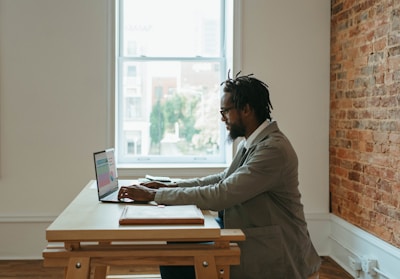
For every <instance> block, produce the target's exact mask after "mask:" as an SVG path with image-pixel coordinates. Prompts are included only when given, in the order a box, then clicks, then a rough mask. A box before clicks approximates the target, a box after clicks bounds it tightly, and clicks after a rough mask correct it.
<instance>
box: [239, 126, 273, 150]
mask: <svg viewBox="0 0 400 279" xmlns="http://www.w3.org/2000/svg"><path fill="white" fill-rule="evenodd" d="M269 123H270V122H269V121H268V119H266V120H265V121H264V122H263V123H261V125H260V126H258V128H257V129H256V130H255V131H254V132H253V133H252V134H251V135H250V137H248V138H247V139H246V140H245V142H244V148H246V149H249V147H251V146H252V145H253V143H254V140H255V139H256V137H257V136H258V135H259V134H260V133H261V131H262V130H264V129H265V128H266V127H267V126H268V125H269Z"/></svg>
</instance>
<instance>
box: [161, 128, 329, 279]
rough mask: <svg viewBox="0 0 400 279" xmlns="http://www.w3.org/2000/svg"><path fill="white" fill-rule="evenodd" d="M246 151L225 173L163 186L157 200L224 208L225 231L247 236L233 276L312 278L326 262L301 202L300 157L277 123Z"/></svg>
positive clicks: (235, 277)
mask: <svg viewBox="0 0 400 279" xmlns="http://www.w3.org/2000/svg"><path fill="white" fill-rule="evenodd" d="M243 148H244V146H243V144H242V143H241V144H240V145H239V148H238V152H237V154H236V156H235V157H234V158H233V161H232V164H231V165H230V166H229V168H227V169H226V170H224V171H223V172H221V173H218V174H214V175H210V176H206V177H203V178H193V179H185V180H182V181H179V182H178V186H179V187H178V188H162V189H160V191H158V192H157V194H156V197H155V201H156V202H157V203H162V204H171V205H172V204H195V205H197V206H198V207H200V208H202V209H210V210H216V211H219V210H224V226H225V228H239V229H242V231H243V232H244V233H245V235H246V241H244V242H239V243H238V244H239V246H240V249H241V263H240V266H232V267H231V278H234V279H262V278H266V279H267V278H268V279H304V278H307V277H308V276H309V275H311V274H312V273H314V272H316V271H317V270H318V269H319V267H320V262H321V260H320V257H319V256H318V254H317V252H316V251H315V249H314V246H313V244H312V242H311V239H310V236H309V233H308V230H307V223H306V221H305V217H304V211H303V205H302V204H301V201H300V198H301V194H300V192H299V189H298V184H299V182H298V160H297V155H296V153H295V151H294V149H293V147H292V145H291V144H290V142H289V140H288V139H287V138H286V137H285V135H284V134H283V133H282V132H281V131H280V130H279V128H278V125H277V123H276V122H275V121H274V122H272V123H270V124H269V125H268V126H267V127H266V128H265V129H264V130H263V131H262V132H261V133H260V134H259V135H258V136H257V138H256V139H255V141H254V143H253V145H252V146H250V147H249V149H248V150H247V151H246V153H245V155H244V156H243V155H242V150H243ZM243 160H244V161H243Z"/></svg>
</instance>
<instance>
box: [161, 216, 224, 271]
mask: <svg viewBox="0 0 400 279" xmlns="http://www.w3.org/2000/svg"><path fill="white" fill-rule="evenodd" d="M215 220H216V221H217V223H218V224H219V226H220V227H221V228H223V227H224V225H223V221H222V219H221V218H220V217H218V218H216V219H215ZM160 274H161V278H162V279H195V278H196V273H195V271H194V266H190V265H189V266H173V265H169V266H160Z"/></svg>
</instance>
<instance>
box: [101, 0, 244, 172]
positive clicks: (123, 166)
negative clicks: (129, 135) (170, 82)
mask: <svg viewBox="0 0 400 279" xmlns="http://www.w3.org/2000/svg"><path fill="white" fill-rule="evenodd" d="M121 2H122V0H116V1H111V3H110V2H109V9H108V10H109V11H110V13H109V16H108V18H109V23H110V24H109V28H108V33H109V34H110V36H109V37H110V40H109V41H108V42H109V49H110V52H109V53H110V55H109V60H110V61H109V64H110V67H109V70H108V71H109V75H108V76H109V77H110V80H109V85H110V86H109V88H110V89H109V94H108V95H109V96H108V98H107V99H108V100H107V101H108V104H109V109H108V125H107V126H108V127H107V131H109V133H108V135H109V138H108V143H109V144H108V146H116V143H117V142H118V140H119V135H118V133H119V127H118V125H119V124H118V116H117V114H116V113H117V112H118V113H122V110H121V109H120V108H118V106H119V104H120V103H121V102H119V98H120V94H119V91H120V90H119V87H120V86H121V84H120V78H119V77H118V73H119V72H120V71H121V68H120V67H119V65H118V64H119V63H117V59H119V58H118V56H119V52H120V51H122V50H121V49H120V48H122V46H120V42H121V41H122V39H121V38H120V37H119V32H118V30H117V27H119V26H120V24H121V22H120V20H121V19H120V18H119V17H118V15H117V13H120V12H121V11H120V9H121V6H120V3H121ZM222 3H223V5H224V12H223V14H224V15H226V14H231V16H228V17H224V18H223V25H224V26H231V28H230V29H229V30H225V31H224V32H222V33H224V34H221V36H223V37H224V38H223V40H222V42H223V44H221V48H226V47H227V44H231V47H230V48H227V51H226V52H224V53H225V54H226V55H225V59H226V63H225V65H226V67H225V71H224V70H221V80H224V79H225V78H226V76H225V75H226V73H227V69H228V68H229V69H232V72H235V69H236V68H240V67H239V65H240V59H239V58H240V56H239V53H240V47H239V46H240V29H241V28H240V26H241V24H240V22H241V21H240V13H239V11H240V6H241V0H223V1H222ZM224 28H226V27H224ZM234 30H235V32H234ZM233 33H234V35H233ZM228 42H229V43H228ZM234 58H235V59H234ZM151 59H153V60H162V59H160V58H157V57H152V58H146V60H151ZM185 59H186V60H188V61H189V60H192V58H182V59H181V60H185ZM217 59H218V60H220V59H221V58H220V57H219V58H217ZM135 60H136V61H138V60H140V58H137V57H136V58H135ZM166 60H168V59H166ZM199 60H215V58H213V59H210V58H208V57H202V58H199ZM233 61H235V62H236V63H235V64H234V63H233ZM121 64H122V63H121ZM220 126H221V127H222V128H223V129H224V131H225V127H224V126H223V125H222V123H221V125H220ZM236 145H237V143H236V142H234V143H233V144H229V143H228V142H227V141H226V140H225V146H224V147H225V152H223V153H224V158H225V160H224V161H220V162H215V161H214V162H209V161H208V162H205V163H199V162H196V161H193V162H179V161H177V160H175V161H174V162H169V161H166V162H160V161H158V162H157V161H156V162H151V163H149V162H148V161H146V160H142V161H141V160H139V161H136V162H120V161H119V160H118V156H119V155H118V153H117V166H118V169H119V174H120V176H121V175H122V176H123V177H128V176H132V175H134V176H135V170H138V173H140V175H143V173H142V169H143V168H146V169H151V170H156V171H157V174H158V175H170V174H171V171H172V170H174V169H176V168H180V169H182V168H184V169H190V170H191V175H190V176H193V175H196V173H198V172H199V173H198V175H202V174H203V170H204V169H215V170H223V169H224V168H225V167H226V166H227V165H228V164H229V163H230V161H231V159H232V154H234V152H235V150H236ZM201 169H203V170H201ZM160 171H161V172H160Z"/></svg>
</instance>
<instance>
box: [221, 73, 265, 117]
mask: <svg viewBox="0 0 400 279" xmlns="http://www.w3.org/2000/svg"><path fill="white" fill-rule="evenodd" d="M240 73H241V72H238V73H237V74H236V76H235V78H231V77H230V71H228V79H227V80H225V81H224V82H222V83H221V86H222V85H224V92H228V93H231V94H232V102H233V105H234V106H235V108H237V109H242V108H244V106H245V105H246V104H249V106H250V107H251V108H253V109H254V111H255V114H256V116H257V119H258V120H259V121H260V123H261V122H264V121H265V120H266V119H268V120H270V121H271V120H272V118H271V110H272V109H273V107H272V104H271V101H270V99H269V91H268V85H267V84H265V83H264V82H262V81H260V80H258V79H256V78H254V77H252V76H253V74H249V75H243V76H239V75H240Z"/></svg>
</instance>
